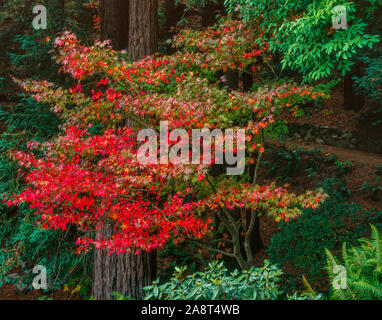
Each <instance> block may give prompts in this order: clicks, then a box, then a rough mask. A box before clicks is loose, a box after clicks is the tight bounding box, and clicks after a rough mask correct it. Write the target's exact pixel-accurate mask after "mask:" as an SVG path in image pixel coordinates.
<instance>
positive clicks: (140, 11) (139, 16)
mask: <svg viewBox="0 0 382 320" xmlns="http://www.w3.org/2000/svg"><path fill="white" fill-rule="evenodd" d="M157 32H158V1H157V0H130V19H129V48H128V53H129V57H130V59H131V60H138V59H140V58H143V57H145V56H147V55H150V54H153V53H155V51H156V50H157V48H158V36H157Z"/></svg>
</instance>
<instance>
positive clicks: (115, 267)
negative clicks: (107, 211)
mask: <svg viewBox="0 0 382 320" xmlns="http://www.w3.org/2000/svg"><path fill="white" fill-rule="evenodd" d="M113 231H114V230H113V228H112V226H111V225H110V224H105V225H104V227H103V228H102V229H100V230H99V231H98V232H97V236H99V235H102V236H103V237H109V238H110V237H111V235H112V233H113ZM155 275H156V253H155V252H154V251H153V252H151V253H147V252H141V253H139V254H138V255H136V254H134V250H132V253H126V254H119V255H116V254H112V255H109V252H108V251H107V250H94V266H93V296H94V298H95V299H96V300H112V299H113V296H112V293H113V292H118V293H120V294H122V295H123V296H126V297H132V298H135V299H142V298H143V290H142V289H143V288H144V287H146V286H148V285H151V284H152V282H153V281H154V280H155Z"/></svg>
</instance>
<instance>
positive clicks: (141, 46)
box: [93, 0, 158, 300]
mask: <svg viewBox="0 0 382 320" xmlns="http://www.w3.org/2000/svg"><path fill="white" fill-rule="evenodd" d="M100 9H101V13H102V14H101V33H102V38H103V39H110V40H112V44H113V47H114V48H115V49H123V48H128V54H129V57H130V58H131V59H132V60H137V59H140V58H142V57H144V56H147V55H150V54H153V53H154V52H155V51H156V50H157V31H158V28H157V24H158V21H157V20H158V19H157V14H158V13H157V11H158V3H157V0H128V1H127V0H101V7H100ZM126 12H128V14H127V13H126ZM102 17H103V18H104V19H103V21H102ZM113 19H115V20H113ZM126 125H127V126H128V125H129V121H128V119H126ZM113 232H115V230H113V227H112V226H111V225H110V224H105V225H104V226H103V227H102V229H100V230H98V232H97V235H96V236H97V237H99V236H102V237H103V238H105V239H110V238H111V236H112V234H113ZM134 251H135V250H134V249H132V253H127V254H119V255H115V254H112V255H109V252H108V251H107V250H97V249H95V251H94V270H93V296H94V298H95V299H96V300H111V299H113V296H112V293H113V292H117V293H119V294H122V295H123V296H125V297H130V298H134V299H142V298H143V297H144V292H143V288H144V287H146V286H148V285H150V284H151V283H152V281H153V280H155V275H156V252H155V251H153V252H151V253H147V252H140V253H139V254H138V255H136V254H135V253H134Z"/></svg>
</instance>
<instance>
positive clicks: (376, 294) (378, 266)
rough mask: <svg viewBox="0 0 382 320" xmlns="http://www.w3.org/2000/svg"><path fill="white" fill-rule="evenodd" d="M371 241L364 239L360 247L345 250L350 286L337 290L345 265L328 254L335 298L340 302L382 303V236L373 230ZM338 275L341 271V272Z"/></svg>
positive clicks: (328, 265) (343, 249)
mask: <svg viewBox="0 0 382 320" xmlns="http://www.w3.org/2000/svg"><path fill="white" fill-rule="evenodd" d="M371 230H372V233H371V239H360V240H359V242H360V245H359V246H357V247H351V248H350V249H349V250H348V249H347V245H346V243H344V244H343V247H342V259H343V261H344V262H343V266H344V267H345V268H346V286H344V287H342V286H341V283H338V286H336V287H335V286H334V283H336V277H338V273H336V272H335V270H336V269H337V270H340V269H338V266H340V265H341V263H340V262H338V260H337V259H336V258H335V257H334V256H333V254H332V253H331V252H330V251H329V250H326V254H327V270H328V273H329V278H330V280H331V283H332V288H331V297H332V298H333V299H339V300H382V234H381V233H380V232H378V230H377V228H376V227H375V226H373V225H372V226H371ZM336 266H337V268H336ZM337 272H338V271H337Z"/></svg>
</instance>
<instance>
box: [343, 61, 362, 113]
mask: <svg viewBox="0 0 382 320" xmlns="http://www.w3.org/2000/svg"><path fill="white" fill-rule="evenodd" d="M362 70H363V67H362V65H361V64H360V63H358V64H356V65H355V66H354V67H353V69H352V71H351V72H348V73H347V74H346V76H345V79H344V109H345V110H353V111H356V112H357V111H360V110H361V109H362V108H363V106H364V105H365V97H364V96H363V95H358V94H357V93H356V90H355V86H354V84H355V83H354V80H353V77H355V76H357V77H361V76H362Z"/></svg>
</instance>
